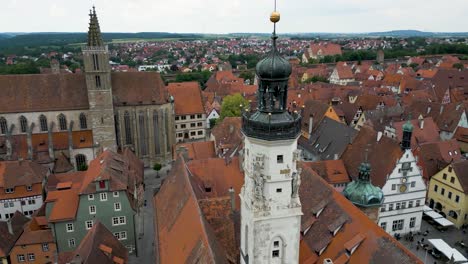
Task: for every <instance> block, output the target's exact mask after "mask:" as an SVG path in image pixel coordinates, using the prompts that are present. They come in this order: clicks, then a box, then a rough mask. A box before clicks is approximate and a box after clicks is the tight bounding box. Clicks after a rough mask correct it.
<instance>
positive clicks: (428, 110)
mask: <svg viewBox="0 0 468 264" xmlns="http://www.w3.org/2000/svg"><path fill="white" fill-rule="evenodd" d="M430 112H431V107H430V106H428V107H427V113H426V114H429V113H430Z"/></svg>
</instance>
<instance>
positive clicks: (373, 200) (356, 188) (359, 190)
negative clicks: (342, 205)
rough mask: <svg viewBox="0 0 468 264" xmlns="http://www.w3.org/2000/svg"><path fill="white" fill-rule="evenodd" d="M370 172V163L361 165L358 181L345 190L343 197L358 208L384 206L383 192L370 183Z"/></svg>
mask: <svg viewBox="0 0 468 264" xmlns="http://www.w3.org/2000/svg"><path fill="white" fill-rule="evenodd" d="M370 171H371V166H370V164H369V163H367V162H364V163H361V166H359V177H358V179H356V180H354V181H352V182H351V183H349V184H348V185H347V186H346V188H345V189H344V190H343V195H344V196H345V197H346V198H347V199H348V200H350V201H351V202H352V203H353V204H355V205H357V206H361V207H372V206H380V205H381V204H382V200H383V192H382V190H381V189H380V188H379V187H376V186H374V185H372V183H371V182H370Z"/></svg>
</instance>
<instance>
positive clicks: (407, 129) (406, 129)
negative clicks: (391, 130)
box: [401, 115, 413, 151]
mask: <svg viewBox="0 0 468 264" xmlns="http://www.w3.org/2000/svg"><path fill="white" fill-rule="evenodd" d="M412 134H413V124H411V115H410V116H409V117H408V121H406V123H405V124H404V125H403V139H402V141H401V149H402V150H403V151H405V150H407V149H411V135H412Z"/></svg>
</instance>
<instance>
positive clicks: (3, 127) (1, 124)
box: [0, 117, 8, 134]
mask: <svg viewBox="0 0 468 264" xmlns="http://www.w3.org/2000/svg"><path fill="white" fill-rule="evenodd" d="M7 130H8V126H7V121H6V119H5V118H4V117H0V132H2V134H6V133H7Z"/></svg>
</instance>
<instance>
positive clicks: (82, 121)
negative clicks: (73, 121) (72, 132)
mask: <svg viewBox="0 0 468 264" xmlns="http://www.w3.org/2000/svg"><path fill="white" fill-rule="evenodd" d="M79 119H80V129H82V130H83V129H88V120H87V118H86V115H85V113H80V117H79Z"/></svg>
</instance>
